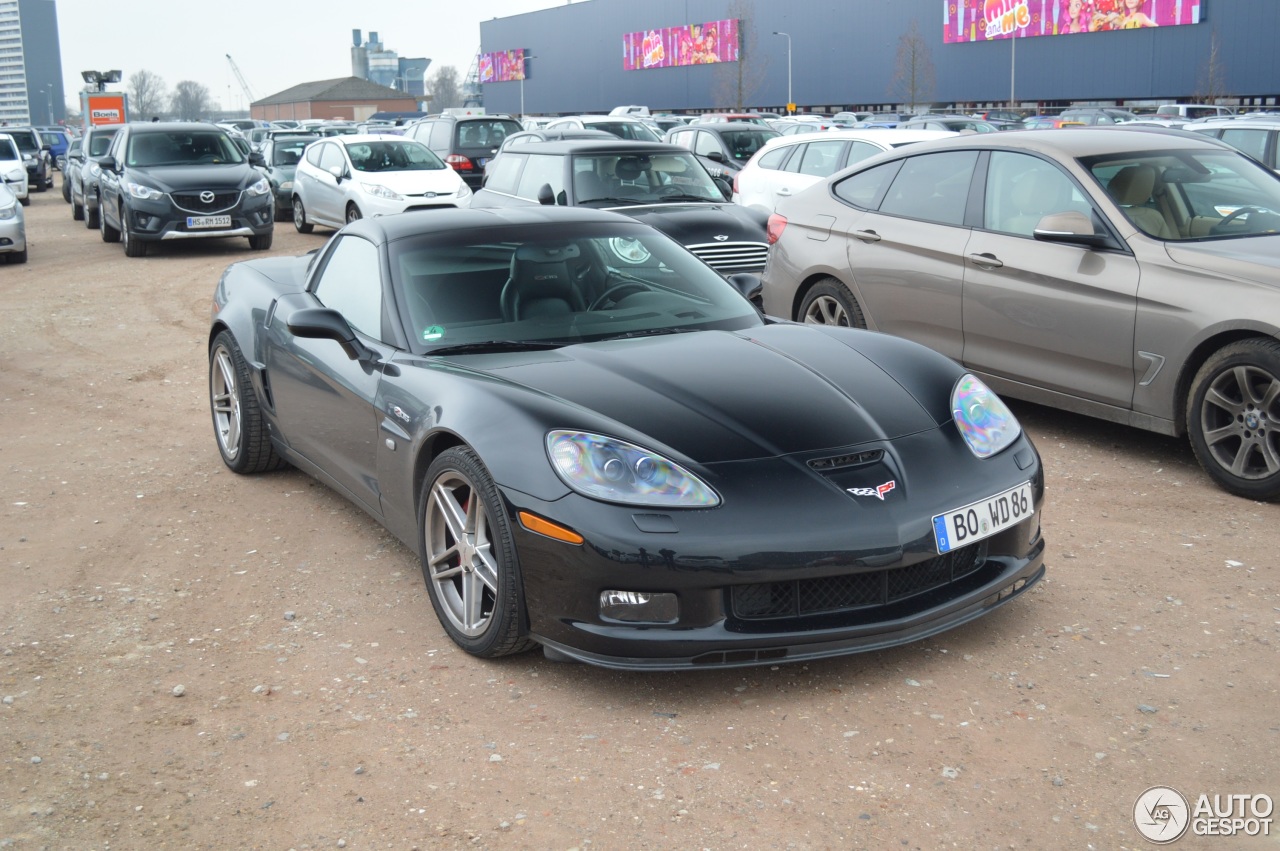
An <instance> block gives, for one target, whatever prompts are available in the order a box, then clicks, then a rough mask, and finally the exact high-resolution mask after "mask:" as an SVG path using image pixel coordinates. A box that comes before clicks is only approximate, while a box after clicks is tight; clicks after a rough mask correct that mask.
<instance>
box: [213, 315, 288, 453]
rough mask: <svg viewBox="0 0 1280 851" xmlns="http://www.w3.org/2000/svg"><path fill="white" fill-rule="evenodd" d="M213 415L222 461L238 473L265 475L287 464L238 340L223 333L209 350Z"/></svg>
mask: <svg viewBox="0 0 1280 851" xmlns="http://www.w3.org/2000/svg"><path fill="white" fill-rule="evenodd" d="M209 413H210V414H211V415H212V417H213V436H214V439H215V441H216V442H217V444H218V454H220V455H221V456H222V462H223V463H224V464H226V465H227V467H229V468H230V469H231V470H232V471H233V472H236V473H244V474H248V473H262V472H266V471H267V470H275V469H277V468H278V467H281V466H282V465H283V464H284V462H283V461H281V460H280V456H279V455H277V454H276V449H275V447H274V446H273V445H272V444H271V438H270V436H269V435H268V433H267V424H266V421H265V420H264V418H263V416H262V409H261V408H260V407H259V406H258V397H257V396H256V395H254V392H253V385H252V384H251V383H250V379H249V365H248V364H247V363H245V359H244V355H243V354H241V352H240V346H239V345H237V343H236V340H235V337H233V336H231V332H230V331H222V332H221V333H219V334H218V336H216V337H214V338H213V346H212V347H210V349H209Z"/></svg>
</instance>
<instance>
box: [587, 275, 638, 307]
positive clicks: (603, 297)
mask: <svg viewBox="0 0 1280 851" xmlns="http://www.w3.org/2000/svg"><path fill="white" fill-rule="evenodd" d="M623 292H637V293H644V292H649V287H647V286H645V285H644V284H642V283H639V282H638V281H623V282H622V283H620V284H614V285H613V286H611V287H609V288H608V289H607V290H605V291H604V292H602V293H600V295H598V296H596V297H595V299H594V300H593V301H592V302H591V305H590V306H589V307H588V308H587V310H599V309H600V308H602V307H604V306H605V305H606V304H608V303H609V302H614V303H615V304H616V303H617V302H618V301H619V300H620V299H619V296H618V294H619V293H623Z"/></svg>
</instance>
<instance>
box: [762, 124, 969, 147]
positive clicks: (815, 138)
mask: <svg viewBox="0 0 1280 851" xmlns="http://www.w3.org/2000/svg"><path fill="white" fill-rule="evenodd" d="M959 135H960V134H959V133H956V132H955V131H954V130H899V129H894V128H892V127H869V128H867V129H865V130H856V129H855V130H824V131H822V132H820V133H797V134H795V135H792V136H779V137H778V138H776V139H770V140H769V141H767V142H765V143H764V144H765V146H766V147H769V148H781V147H785V146H787V145H807V144H809V143H810V142H821V141H823V140H824V139H835V140H837V141H841V140H848V141H854V142H884V143H885V144H887V145H890V146H894V145H907V144H914V143H916V142H931V141H933V140H934V139H947V138H950V137H952V136H959Z"/></svg>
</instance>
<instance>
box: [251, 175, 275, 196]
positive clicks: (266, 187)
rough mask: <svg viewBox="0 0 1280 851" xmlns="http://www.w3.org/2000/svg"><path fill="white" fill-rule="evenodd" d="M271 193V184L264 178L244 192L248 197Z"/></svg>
mask: <svg viewBox="0 0 1280 851" xmlns="http://www.w3.org/2000/svg"><path fill="white" fill-rule="evenodd" d="M270 191H271V182H270V181H269V180H267V179H266V178H265V177H264V178H261V179H260V180H259V181H258V182H257V183H255V184H253V185H252V186H250V187H249V188H248V189H246V190H245V192H246V193H248V194H249V195H255V196H256V195H266V194H268V193H269V192H270Z"/></svg>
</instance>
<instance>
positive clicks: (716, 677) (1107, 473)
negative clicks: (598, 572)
mask: <svg viewBox="0 0 1280 851" xmlns="http://www.w3.org/2000/svg"><path fill="white" fill-rule="evenodd" d="M59 179H61V178H60V176H59ZM32 199H33V200H32V203H31V206H30V207H29V208H27V222H28V238H29V241H30V258H31V259H30V262H29V263H28V264H27V265H25V266H17V265H12V266H3V265H0V304H3V311H0V400H2V401H3V404H2V406H0V462H2V463H3V471H4V475H3V480H2V481H3V484H2V485H0V487H2V488H3V496H4V499H3V503H2V506H0V558H2V559H3V591H2V593H0V652H2V653H3V655H2V656H0V695H3V704H0V735H2V736H3V747H2V748H0V758H2V763H0V848H9V847H12V848H17V849H36V848H50V849H64V848H65V849H77V850H79V849H107V848H111V849H168V848H172V849H201V848H209V849H230V848H235V849H249V848H255V849H256V848H262V849H290V848H292V849H320V848H338V847H345V848H349V849H373V848H393V849H409V848H419V849H429V848H456V847H467V848H476V847H479V848H540V849H541V848H545V849H569V848H577V849H583V851H586V849H614V848H618V849H633V848H654V849H668V848H671V849H685V848H690V849H692V848H711V849H730V848H748V849H757V848H798V849H828V848H870V849H888V848H942V847H948V848H950V847H956V848H1015V847H1016V848H1024V847H1025V848H1037V849H1057V848H1072V849H1077V848H1098V849H1115V848H1142V847H1147V843H1146V841H1145V840H1144V839H1143V838H1142V837H1141V835H1140V834H1139V833H1138V831H1137V828H1136V827H1135V824H1134V816H1133V808H1134V803H1135V799H1136V798H1137V797H1138V795H1139V794H1140V793H1142V792H1143V791H1144V790H1145V789H1147V788H1148V787H1151V786H1155V785H1167V786H1172V787H1174V788H1175V789H1177V790H1179V791H1181V792H1182V794H1183V795H1185V796H1186V797H1187V798H1188V799H1189V800H1190V801H1191V802H1192V804H1193V805H1194V802H1195V800H1196V798H1197V796H1199V795H1200V794H1201V793H1207V794H1210V795H1213V794H1218V795H1228V794H1252V793H1269V794H1270V795H1271V796H1272V797H1273V798H1274V797H1280V760H1277V753H1280V711H1278V710H1280V694H1278V693H1277V686H1278V683H1280V673H1278V670H1280V666H1278V665H1277V658H1278V657H1277V645H1278V644H1280V626H1278V624H1280V589H1278V583H1277V560H1278V559H1277V551H1278V550H1280V547H1278V543H1280V534H1278V532H1277V529H1278V527H1280V506H1277V505H1265V504H1258V503H1253V502H1249V501H1246V500H1242V499H1239V498H1236V497H1232V496H1228V495H1226V494H1225V493H1223V492H1221V491H1219V490H1217V489H1216V488H1215V487H1213V486H1212V485H1211V484H1210V483H1209V480H1208V478H1207V477H1206V476H1205V475H1204V474H1203V473H1202V472H1201V471H1200V470H1199V468H1198V467H1197V465H1196V463H1195V460H1194V458H1193V457H1192V455H1191V451H1190V449H1189V447H1188V446H1187V445H1186V444H1185V443H1183V442H1181V441H1177V440H1172V439H1168V438H1163V437H1159V436H1154V435H1151V434H1147V433H1145V432H1140V431H1136V430H1132V429H1128V428H1123V427H1120V426H1115V425H1110V424H1107V423H1102V422H1097V421H1094V420H1090V419H1084V418H1080V417H1075V416H1070V415H1067V414H1062V413H1059V412H1055V411H1052V410H1049V409H1046V408H1039V407H1035V406H1030V405H1023V404H1015V405H1014V406H1013V407H1014V408H1015V411H1016V413H1017V414H1018V416H1019V417H1020V418H1021V420H1022V422H1023V424H1024V426H1025V427H1026V428H1027V429H1028V431H1029V432H1030V433H1031V435H1032V436H1033V438H1034V440H1035V441H1036V443H1037V445H1038V446H1039V449H1040V452H1041V453H1042V455H1043V457H1044V461H1045V466H1046V470H1047V476H1048V497H1047V502H1046V510H1045V535H1046V537H1047V539H1048V556H1047V559H1046V560H1047V563H1048V574H1047V578H1046V579H1045V580H1044V582H1042V583H1041V584H1040V585H1039V586H1038V587H1037V588H1035V589H1034V590H1033V591H1032V592H1030V593H1028V594H1027V595H1025V596H1024V597H1023V598H1022V599H1021V600H1019V601H1016V602H1015V603H1014V604H1012V605H1009V606H1006V607H1004V608H1002V609H1001V610H999V611H998V612H996V613H994V614H993V615H991V616H989V617H986V618H984V619H981V620H979V621H977V622H975V623H972V624H970V625H967V626H965V627H963V628H960V629H958V630H955V631H952V632H950V633H947V634H944V635H942V636H940V637H938V638H935V639H930V640H927V641H923V642H919V643H916V644H914V645H911V646H908V647H903V648H899V649H896V650H893V651H889V652H880V653H871V654H865V655H859V656H851V657H846V658H843V659H838V660H832V661H824V662H821V663H812V664H808V665H789V666H787V665H784V666H780V667H762V668H754V669H749V670H745V671H744V670H733V671H702V672H694V673H686V674H681V675H671V674H636V673H618V672H613V671H605V670H598V669H593V668H588V667H583V666H574V665H563V664H555V663H551V662H548V661H546V660H545V659H543V657H542V656H541V654H538V653H533V654H528V655H523V656H518V657H514V658H509V659H506V660H503V661H499V662H484V661H480V660H477V659H474V658H471V657H469V656H467V655H466V654H464V653H462V652H460V651H458V650H455V649H454V647H453V645H452V644H451V643H450V642H449V641H448V640H447V638H446V637H445V634H444V632H443V630H442V629H441V628H440V626H439V624H438V623H437V621H436V619H435V616H434V614H433V612H432V610H431V606H430V603H429V601H428V599H427V595H426V591H425V588H424V585H423V581H422V576H421V573H420V571H419V567H418V561H417V557H416V555H415V554H414V553H412V552H410V551H408V550H407V549H406V548H405V547H403V546H402V545H401V544H400V543H399V542H397V541H396V540H394V539H393V538H392V537H391V536H390V535H388V534H387V533H385V532H384V531H383V530H382V529H381V527H379V526H378V525H377V524H376V523H375V522H374V521H373V520H371V519H370V518H369V517H368V516H367V515H365V514H364V513H362V512H361V511H360V510H359V509H357V508H355V507H353V506H352V505H350V504H348V503H347V502H345V501H344V500H342V499H341V498H339V497H338V496H337V495H335V494H334V493H333V492H331V491H329V490H327V489H326V488H324V487H323V486H320V485H318V484H317V483H316V482H315V481H313V480H311V479H309V478H307V477H305V476H303V475H302V474H300V473H297V472H293V471H286V472H280V473H276V474H270V475H265V476H260V477H252V478H242V477H238V476H236V475H234V474H232V473H230V472H228V471H227V470H226V469H225V468H224V466H223V464H222V462H221V460H220V459H219V456H218V452H217V450H216V448H215V446H214V440H213V435H212V429H211V427H210V423H209V414H208V400H207V396H206V380H207V379H206V373H207V361H206V357H207V355H206V348H205V346H206V331H207V327H208V321H209V302H210V296H211V294H212V290H213V286H214V283H215V281H216V280H217V277H218V275H219V274H220V273H221V271H222V270H223V269H224V268H225V267H226V266H227V265H228V264H229V263H232V262H236V261H239V260H245V259H250V258H251V257H255V256H262V255H261V254H260V253H257V252H250V251H249V249H248V245H247V241H246V240H244V239H236V240H225V241H218V242H204V243H187V244H180V243H170V244H166V245H165V246H164V247H163V248H162V249H161V250H160V251H159V252H158V253H156V254H154V255H153V256H150V257H147V258H144V259H127V258H126V257H125V256H124V254H123V252H122V251H121V249H120V246H119V245H107V244H104V243H103V242H102V241H101V240H100V238H99V235H98V234H97V232H95V231H87V230H85V228H84V227H83V224H82V223H81V222H74V221H72V218H71V212H70V207H69V206H68V205H67V204H65V203H64V202H63V200H62V198H61V194H60V192H58V191H57V190H55V191H50V192H44V193H39V194H34V193H33V195H32ZM326 236H327V232H326V231H324V229H319V230H318V232H317V233H315V234H312V235H309V236H303V235H299V234H297V233H296V232H295V231H294V229H293V227H292V226H291V225H288V224H281V225H277V228H276V236H275V247H274V249H273V250H272V253H278V254H296V253H301V252H303V251H306V250H309V249H311V248H315V247H317V246H319V245H321V244H322V242H323V240H324V239H325V238H326ZM1277 828H1280V825H1277V826H1276V827H1275V828H1273V829H1272V831H1271V833H1272V835H1271V837H1270V838H1261V837H1258V838H1252V839H1251V838H1248V837H1241V836H1237V837H1235V838H1220V837H1219V838H1208V837H1193V836H1187V837H1185V838H1184V839H1182V840H1181V841H1180V843H1179V845H1182V846H1185V847H1195V848H1201V847H1203V848H1277V847H1280V839H1278V838H1277V834H1278V833H1280V829H1277Z"/></svg>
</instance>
